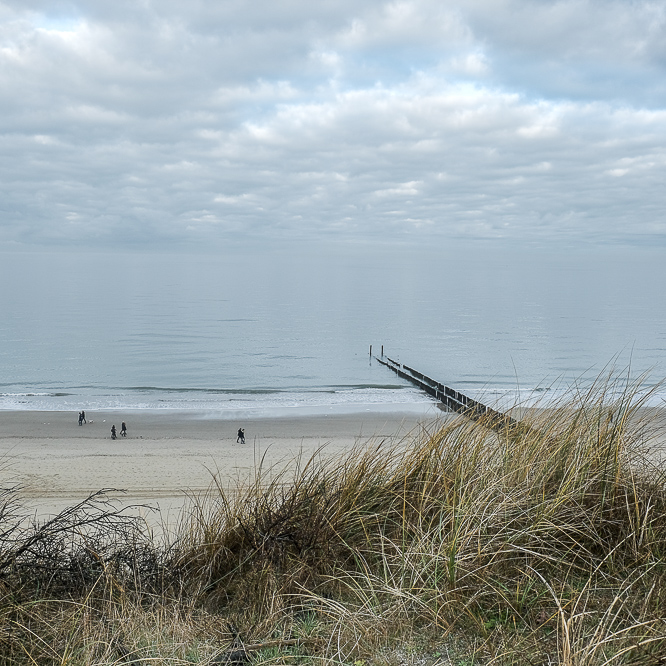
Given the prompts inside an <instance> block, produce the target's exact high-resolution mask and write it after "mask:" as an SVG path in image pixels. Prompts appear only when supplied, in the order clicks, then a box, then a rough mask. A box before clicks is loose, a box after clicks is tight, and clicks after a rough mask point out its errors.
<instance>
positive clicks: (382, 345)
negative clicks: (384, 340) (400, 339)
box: [382, 345, 384, 358]
mask: <svg viewBox="0 0 666 666" xmlns="http://www.w3.org/2000/svg"><path fill="white" fill-rule="evenodd" d="M382 358H384V345H382Z"/></svg>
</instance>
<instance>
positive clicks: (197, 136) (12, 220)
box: [0, 0, 666, 248]
mask: <svg viewBox="0 0 666 666" xmlns="http://www.w3.org/2000/svg"><path fill="white" fill-rule="evenodd" d="M0 87H1V88H0V89H1V93H0V94H1V99H2V104H1V105H0V141H1V150H0V188H1V191H0V244H2V246H3V247H10V248H11V247H21V248H29V247H33V246H34V247H37V246H40V247H43V246H49V245H55V246H61V245H69V246H72V245H79V244H80V245H82V246H98V245H100V244H102V245H104V244H106V245H108V246H112V245H120V244H121V245H123V246H125V247H131V246H135V247H146V246H160V247H182V246H183V244H189V245H190V246H193V247H194V246H197V245H200V246H202V247H204V246H214V245H215V244H216V243H223V242H226V241H229V240H231V239H250V240H252V239H257V238H263V239H286V240H296V239H329V238H335V239H350V240H354V239H368V238H378V237H381V238H383V239H388V240H396V241H400V240H410V241H415V242H421V241H422V242H424V243H429V244H432V243H441V242H444V241H446V240H447V239H480V238H481V239H505V240H508V241H510V242H515V243H522V242H525V243H536V244H540V243H541V244H548V243H590V244H594V243H606V244H618V245H622V244H633V245H636V244H643V245H650V246H654V245H659V244H664V245H666V218H665V216H664V212H665V210H666V4H665V3H664V2H663V0H659V1H655V2H649V1H641V0H635V1H634V0H565V1H547V0H447V1H442V0H404V1H403V0H396V1H393V2H391V1H388V2H386V1H383V0H364V2H358V1H356V0H355V1H354V2H351V1H349V0H317V1H316V2H312V1H311V0H277V1H276V0H271V1H270V2H266V1H265V0H253V2H247V1H246V2H240V1H238V0H220V1H212V0H187V2H185V1H184V0H114V1H113V2H109V1H108V0H71V1H69V2H67V1H59V0H0Z"/></svg>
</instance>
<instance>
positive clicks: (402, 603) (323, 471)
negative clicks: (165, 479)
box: [0, 380, 666, 666]
mask: <svg viewBox="0 0 666 666" xmlns="http://www.w3.org/2000/svg"><path fill="white" fill-rule="evenodd" d="M648 397H649V393H646V392H644V391H642V390H639V388H638V387H636V386H634V387H632V386H629V385H622V384H619V383H618V382H615V381H613V380H603V381H599V382H597V384H596V385H595V386H593V387H592V388H590V389H588V390H586V391H581V390H578V389H575V388H574V389H572V390H571V391H570V392H569V394H568V395H567V396H566V399H564V400H562V401H561V402H560V403H559V404H557V405H550V406H549V408H548V409H538V408H536V409H532V410H527V411H526V413H525V415H524V419H523V421H522V422H521V423H519V424H517V425H515V426H513V427H511V428H504V429H500V430H497V429H493V428H491V427H488V426H489V424H485V423H483V421H477V422H472V421H468V420H467V419H465V418H462V417H455V418H452V419H450V420H447V421H445V422H442V423H439V424H437V425H436V427H435V425H433V427H432V429H431V431H426V430H421V431H419V432H416V433H412V435H411V436H410V437H408V438H406V440H405V441H403V442H401V443H400V444H398V445H390V446H389V445H387V444H385V443H384V442H382V441H372V442H368V443H365V444H364V445H363V446H359V447H358V448H357V449H355V450H353V451H350V452H349V454H348V455H346V456H345V457H343V458H338V459H334V460H329V459H327V458H326V457H325V455H323V454H322V455H320V454H318V455H315V456H313V458H312V459H310V460H299V461H294V462H293V464H291V465H289V466H286V467H285V468H284V469H282V470H277V469H270V470H265V471H261V470H257V472H256V475H255V478H254V479H253V481H252V482H248V483H244V484H239V485H238V486H237V487H235V488H233V489H231V490H229V489H225V488H222V487H221V486H219V485H218V486H214V488H213V490H212V492H211V493H210V496H209V497H207V498H206V499H205V500H200V501H197V502H193V503H192V506H191V507H190V508H189V510H188V512H187V514H186V515H184V516H183V518H182V521H181V524H180V525H179V526H178V529H177V531H176V534H175V536H173V537H171V538H170V539H169V540H168V541H164V542H157V541H156V540H154V539H152V538H150V536H149V535H148V534H147V532H146V531H145V530H143V529H142V526H141V524H140V523H138V522H136V521H135V520H133V519H130V518H127V517H126V516H124V514H123V513H122V512H117V511H115V510H113V508H112V507H110V506H109V505H108V504H105V503H104V501H103V500H104V496H103V495H100V496H94V497H92V498H90V500H89V501H88V502H86V503H83V504H82V505H80V506H78V507H74V508H73V509H72V510H70V511H69V513H66V515H64V516H62V515H61V516H60V517H59V518H58V519H56V520H55V521H53V522H52V523H51V524H50V525H47V526H39V525H33V526H30V527H25V525H24V524H23V523H20V524H19V522H17V521H18V518H17V516H18V515H19V514H17V510H18V508H20V507H17V505H16V504H15V500H16V494H15V493H13V492H11V491H7V492H8V494H6V496H5V500H4V506H5V511H4V513H2V514H0V523H1V526H0V529H1V530H2V533H1V534H0V546H1V551H0V664H72V665H74V664H76V665H78V664H100V665H101V664H119V663H133V664H191V663H196V664H213V663H216V664H223V663H226V664H242V663H251V664H322V665H325V664H350V665H354V666H380V665H382V666H383V665H386V666H390V665H396V666H397V665H398V664H414V665H416V664H422V665H424V666H427V665H434V664H442V665H443V664H457V665H459V666H463V665H471V664H535V665H536V664H539V665H541V664H566V665H571V666H574V665H575V666H597V665H598V666H602V665H604V664H654V665H658V664H666V584H665V583H666V577H665V576H666V566H665V564H666V559H665V556H666V478H665V477H664V472H663V471H662V468H661V467H660V466H659V465H656V464H653V462H652V461H653V459H652V458H651V457H650V453H649V449H650V447H651V446H653V441H654V438H655V437H658V436H663V434H664V433H663V431H662V430H661V428H662V424H661V423H660V422H659V421H658V417H659V412H657V411H655V410H651V409H649V408H646V407H645V402H646V400H647V398H648ZM323 453H325V452H323Z"/></svg>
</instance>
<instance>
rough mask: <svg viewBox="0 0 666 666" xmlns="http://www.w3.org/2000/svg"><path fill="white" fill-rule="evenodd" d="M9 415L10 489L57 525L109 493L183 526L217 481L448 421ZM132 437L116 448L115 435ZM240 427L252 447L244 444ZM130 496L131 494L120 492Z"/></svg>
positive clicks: (378, 415)
mask: <svg viewBox="0 0 666 666" xmlns="http://www.w3.org/2000/svg"><path fill="white" fill-rule="evenodd" d="M86 416H87V423H86V424H84V425H82V426H79V425H78V417H77V414H76V413H71V412H42V411H28V410H25V411H21V410H18V411H2V412H0V460H1V463H0V464H1V467H2V487H4V488H6V487H9V486H15V485H18V486H20V495H19V496H20V498H21V501H22V504H23V506H25V507H27V508H28V509H29V510H30V511H31V512H33V513H34V515H36V516H37V518H38V519H44V518H47V517H48V516H50V515H53V514H55V513H57V512H58V511H61V510H62V509H65V508H67V507H69V506H72V505H74V504H76V503H77V502H79V501H81V500H83V499H85V498H86V497H88V496H89V495H90V494H91V493H94V492H96V491H98V490H101V489H115V490H116V491H118V492H114V493H111V496H112V497H114V498H116V499H117V500H118V502H119V504H121V505H122V506H129V505H145V506H146V507H151V508H154V509H159V513H156V512H155V511H153V510H151V508H145V509H141V513H142V515H145V516H146V518H147V519H148V520H150V522H151V523H155V522H161V521H167V522H170V521H174V519H176V518H177V517H178V514H179V513H180V512H181V510H182V508H183V506H185V505H186V504H187V502H188V501H189V499H190V498H192V497H195V496H198V497H200V496H202V494H204V493H205V492H206V491H207V490H209V489H210V488H211V485H212V484H213V483H214V481H216V482H217V483H219V484H220V485H222V486H223V487H225V488H233V487H234V486H235V485H236V484H237V483H239V482H240V483H245V482H248V481H250V480H252V479H253V478H254V474H255V472H256V471H257V470H258V469H259V468H260V467H261V468H263V469H264V470H269V469H275V470H277V469H283V468H284V467H285V466H287V465H294V464H295V461H296V460H297V459H298V458H299V457H300V458H301V460H302V461H307V460H308V459H310V458H311V457H312V456H313V455H321V456H338V455H340V454H343V453H344V452H345V451H348V450H350V449H352V448H353V447H354V446H360V445H371V444H372V443H373V442H374V443H378V442H380V441H385V442H387V443H388V442H391V443H397V442H399V441H403V440H405V441H408V440H409V437H410V435H411V434H417V433H419V432H421V431H422V430H423V429H424V428H426V429H428V431H431V430H433V429H435V428H436V427H437V424H438V423H439V422H440V421H443V419H446V418H447V415H446V414H444V413H442V414H441V416H437V415H435V416H429V417H426V416H424V415H423V414H416V413H410V412H376V411H367V412H357V413H352V414H338V413H336V414H331V415H313V416H284V417H273V418H247V419H245V420H244V421H242V422H237V421H232V420H229V419H220V418H214V417H208V416H205V415H202V414H193V413H185V412H173V411H171V410H169V411H166V410H165V411H163V412H158V411H151V410H136V411H134V412H129V413H128V412H122V413H119V412H113V411H105V412H94V413H87V414H86ZM122 421H125V422H126V423H127V432H128V435H127V437H126V438H125V437H120V436H119V437H118V438H117V439H115V440H112V439H111V426H112V425H115V426H116V429H117V431H118V433H120V425H121V422H122ZM239 427H243V428H244V429H245V437H246V441H245V443H244V444H241V443H237V441H236V434H237V430H238V428H239ZM120 491H122V492H120Z"/></svg>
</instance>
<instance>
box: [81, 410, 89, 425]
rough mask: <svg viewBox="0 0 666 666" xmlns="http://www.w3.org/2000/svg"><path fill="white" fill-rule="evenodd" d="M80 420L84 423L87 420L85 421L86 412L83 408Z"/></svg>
mask: <svg viewBox="0 0 666 666" xmlns="http://www.w3.org/2000/svg"><path fill="white" fill-rule="evenodd" d="M81 420H82V421H83V422H84V423H88V421H86V413H85V412H84V411H83V410H81Z"/></svg>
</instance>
